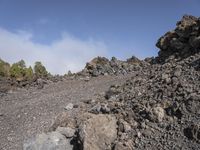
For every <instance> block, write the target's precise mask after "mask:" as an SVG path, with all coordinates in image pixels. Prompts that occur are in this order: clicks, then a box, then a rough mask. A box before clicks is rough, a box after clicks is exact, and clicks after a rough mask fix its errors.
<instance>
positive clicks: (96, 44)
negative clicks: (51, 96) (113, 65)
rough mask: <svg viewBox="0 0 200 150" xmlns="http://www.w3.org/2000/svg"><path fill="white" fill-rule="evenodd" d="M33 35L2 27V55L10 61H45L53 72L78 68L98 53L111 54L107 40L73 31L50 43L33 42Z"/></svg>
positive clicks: (63, 71)
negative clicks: (81, 36)
mask: <svg viewBox="0 0 200 150" xmlns="http://www.w3.org/2000/svg"><path fill="white" fill-rule="evenodd" d="M32 37H33V35H32V34H31V33H28V32H25V31H18V32H16V33H14V32H10V31H8V30H5V29H3V28H0V57H1V58H2V59H4V60H5V61H8V62H9V63H14V62H17V61H19V60H20V59H24V60H25V62H26V64H27V65H32V66H33V64H34V62H35V61H42V63H43V64H44V65H45V66H46V68H47V69H48V71H50V72H51V73H52V74H64V73H66V72H67V71H68V70H71V71H72V72H77V71H80V70H81V69H83V67H84V66H85V63H86V62H87V61H89V60H91V59H92V58H93V57H96V56H99V55H101V56H105V55H107V47H106V45H105V44H104V43H103V42H100V41H95V40H92V39H88V40H81V39H78V38H76V37H73V36H70V35H69V34H66V33H65V34H63V35H62V38H61V39H59V40H57V41H54V42H52V43H51V44H49V45H46V44H40V43H36V42H33V40H32V39H31V38H32Z"/></svg>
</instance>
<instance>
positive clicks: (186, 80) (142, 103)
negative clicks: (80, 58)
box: [24, 15, 200, 150]
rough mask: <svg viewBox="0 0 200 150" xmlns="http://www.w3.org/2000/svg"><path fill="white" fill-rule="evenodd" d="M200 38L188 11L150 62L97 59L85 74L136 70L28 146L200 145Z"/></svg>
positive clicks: (123, 148)
mask: <svg viewBox="0 0 200 150" xmlns="http://www.w3.org/2000/svg"><path fill="white" fill-rule="evenodd" d="M199 37H200V19H199V18H196V17H193V16H187V15H185V16H183V18H182V20H181V21H179V22H178V23H177V27H176V29H175V30H173V31H170V32H168V33H166V34H165V35H164V36H163V37H161V38H160V39H159V40H158V43H157V44H156V45H157V46H158V47H159V48H160V51H159V54H158V57H157V58H155V59H152V60H150V61H148V63H147V61H142V62H141V61H138V60H137V59H135V58H134V59H133V60H134V61H133V62H134V63H133V64H134V65H133V67H130V68H127V66H126V65H127V64H129V63H130V62H131V61H127V62H120V61H118V60H116V59H112V60H111V61H109V60H107V59H106V58H100V57H98V58H96V59H94V60H93V61H92V62H91V63H88V64H87V65H86V67H85V69H84V70H83V71H82V72H81V74H82V75H89V76H98V75H107V74H118V73H122V74H123V72H125V71H126V72H129V70H131V71H133V72H134V75H133V77H132V78H131V79H130V80H127V81H126V82H125V83H124V84H123V85H113V86H111V87H110V88H109V90H108V91H106V92H105V94H103V95H98V96H96V97H94V98H93V99H91V100H86V101H84V103H80V104H78V105H77V106H75V105H74V106H73V107H70V109H68V110H67V111H66V112H64V113H63V114H61V115H59V116H58V117H57V119H56V120H55V122H54V124H53V125H52V127H51V128H50V130H49V132H48V133H46V134H45V135H38V136H36V137H35V138H34V139H31V140H29V142H26V143H25V144H24V149H26V150H28V149H33V150H36V149H39V150H46V149H58V150H64V149H69V150H72V149H77V150H82V149H86V150H93V149H96V150H98V149H99V150H101V149H107V150H111V149H112V150H133V149H200V111H199V107H200V72H199V70H200V38H199ZM113 63H114V64H120V65H117V66H120V67H116V68H115V67H114V66H115V65H113ZM135 64H136V65H135ZM138 64H139V65H138ZM123 66H125V67H123ZM138 66H139V67H138ZM41 137H42V138H41ZM47 137H48V138H47ZM64 137H65V138H64ZM46 139H48V140H46ZM47 143H51V144H47ZM52 143H53V144H52ZM66 145H67V146H66ZM38 146H39V147H38Z"/></svg>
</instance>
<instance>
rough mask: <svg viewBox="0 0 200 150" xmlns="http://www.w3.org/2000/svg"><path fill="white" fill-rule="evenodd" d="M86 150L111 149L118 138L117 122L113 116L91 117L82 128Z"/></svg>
mask: <svg viewBox="0 0 200 150" xmlns="http://www.w3.org/2000/svg"><path fill="white" fill-rule="evenodd" d="M79 134H80V139H81V141H82V143H83V148H84V150H103V149H111V148H112V144H113V142H114V141H115V139H116V138H117V120H116V118H115V117H113V116H111V115H103V114H99V115H91V117H90V118H89V119H88V120H86V121H84V122H83V123H82V125H81V126H80V132H79Z"/></svg>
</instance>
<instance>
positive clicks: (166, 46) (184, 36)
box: [156, 15, 200, 63]
mask: <svg viewBox="0 0 200 150" xmlns="http://www.w3.org/2000/svg"><path fill="white" fill-rule="evenodd" d="M176 25H177V27H176V28H175V29H174V30H172V31H169V32H167V33H166V34H165V35H164V36H162V37H161V38H160V39H159V40H158V42H157V44H156V46H157V47H158V48H160V51H159V53H158V61H159V62H161V63H164V62H167V61H169V60H170V59H172V60H174V59H177V60H180V59H184V58H186V57H188V56H191V55H194V54H195V53H199V51H200V18H196V17H194V16H188V15H185V16H183V18H182V20H181V21H179V22H177V24H176Z"/></svg>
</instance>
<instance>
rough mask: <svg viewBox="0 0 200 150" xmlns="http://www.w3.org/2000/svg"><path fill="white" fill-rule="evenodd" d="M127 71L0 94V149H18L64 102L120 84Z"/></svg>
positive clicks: (83, 97)
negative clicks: (120, 73)
mask: <svg viewBox="0 0 200 150" xmlns="http://www.w3.org/2000/svg"><path fill="white" fill-rule="evenodd" d="M130 77H131V75H126V76H101V77H97V78H92V79H90V80H89V81H84V80H80V79H79V80H78V79H73V80H64V81H62V82H57V83H51V84H48V85H46V86H45V87H44V88H43V89H41V90H39V89H37V88H30V89H28V90H27V89H18V90H16V91H13V92H10V93H9V94H7V95H5V96H3V97H0V150H21V149H22V146H23V144H22V143H23V141H24V140H26V138H28V137H32V136H34V135H35V134H37V133H40V132H43V131H45V130H48V128H49V127H50V126H51V124H52V122H53V120H54V119H55V117H56V116H57V115H58V114H59V113H61V112H63V111H65V110H64V108H65V106H66V105H67V104H68V103H73V104H76V103H78V102H81V101H83V100H87V99H90V98H92V97H93V96H94V95H95V94H98V93H102V92H104V91H106V90H107V89H108V88H109V86H110V85H112V84H119V85H120V84H122V83H124V81H125V80H126V79H129V78H130Z"/></svg>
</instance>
